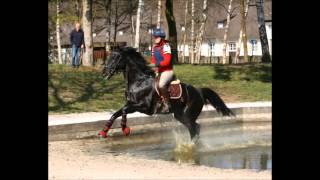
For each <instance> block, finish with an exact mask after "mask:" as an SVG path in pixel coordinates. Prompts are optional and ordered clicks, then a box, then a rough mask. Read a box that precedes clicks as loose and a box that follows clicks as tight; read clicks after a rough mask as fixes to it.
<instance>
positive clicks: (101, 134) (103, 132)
mask: <svg viewBox="0 0 320 180" xmlns="http://www.w3.org/2000/svg"><path fill="white" fill-rule="evenodd" d="M124 107H125V106H124ZM124 107H123V108H124ZM123 108H121V109H119V110H118V111H117V112H115V113H114V114H113V115H112V116H111V118H110V119H109V120H108V121H107V122H106V125H105V127H104V128H103V129H102V130H101V131H100V132H99V134H98V135H100V136H102V137H104V138H106V137H108V135H107V133H108V131H109V130H110V128H111V126H112V124H113V122H114V120H116V119H117V118H118V117H120V116H121V115H122V111H123Z"/></svg>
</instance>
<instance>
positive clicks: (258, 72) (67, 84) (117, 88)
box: [48, 64, 272, 114]
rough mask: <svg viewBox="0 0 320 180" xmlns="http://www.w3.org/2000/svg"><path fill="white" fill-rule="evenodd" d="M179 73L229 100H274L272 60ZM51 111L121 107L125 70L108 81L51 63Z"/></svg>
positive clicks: (179, 70)
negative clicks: (265, 62) (272, 91)
mask: <svg viewBox="0 0 320 180" xmlns="http://www.w3.org/2000/svg"><path fill="white" fill-rule="evenodd" d="M175 73H176V75H177V77H178V78H179V79H180V80H181V81H182V82H184V83H188V84H192V85H194V86H195V87H209V88H211V89H213V90H214V91H216V92H217V93H218V94H219V95H220V96H221V97H222V98H223V99H224V100H225V101H226V102H243V101H263V100H268V101H271V86H272V80H271V64H253V65H196V66H195V65H190V64H184V65H175ZM48 87H49V91H48V96H49V97H48V99H49V102H48V103H49V104H48V106H49V114H57V113H73V112H89V111H91V112H93V111H105V110H108V109H118V108H120V107H121V106H122V105H123V104H124V102H125V99H124V89H125V85H124V79H123V76H122V74H119V75H115V76H114V77H112V78H111V79H110V80H109V81H106V80H103V79H102V77H101V73H100V71H98V70H97V69H94V68H90V67H80V68H79V69H72V68H71V67H69V66H66V65H57V64H50V65H49V79H48Z"/></svg>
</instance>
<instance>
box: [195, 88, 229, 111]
mask: <svg viewBox="0 0 320 180" xmlns="http://www.w3.org/2000/svg"><path fill="white" fill-rule="evenodd" d="M199 90H200V92H201V95H202V99H203V101H204V102H205V104H209V103H210V104H211V105H212V106H213V107H214V108H215V109H216V110H217V111H218V112H220V113H222V115H223V116H231V115H232V116H235V115H234V113H233V112H232V111H231V110H230V109H229V108H228V107H227V105H226V104H225V103H224V102H223V100H222V99H221V98H220V97H219V95H218V94H217V93H216V92H214V91H213V90H211V89H209V88H200V89H199Z"/></svg>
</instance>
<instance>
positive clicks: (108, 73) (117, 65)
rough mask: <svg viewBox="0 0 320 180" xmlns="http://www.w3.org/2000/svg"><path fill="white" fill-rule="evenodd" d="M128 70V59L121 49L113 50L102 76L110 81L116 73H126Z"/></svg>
mask: <svg viewBox="0 0 320 180" xmlns="http://www.w3.org/2000/svg"><path fill="white" fill-rule="evenodd" d="M125 68H126V58H125V57H124V55H123V53H122V50H121V49H116V50H113V51H112V53H111V55H110V57H109V59H108V62H107V64H106V66H105V67H104V68H103V70H102V75H103V77H105V78H106V79H110V78H111V77H112V76H113V75H114V74H115V73H119V72H122V71H124V70H125Z"/></svg>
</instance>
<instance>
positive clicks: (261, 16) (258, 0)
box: [256, 0, 271, 62]
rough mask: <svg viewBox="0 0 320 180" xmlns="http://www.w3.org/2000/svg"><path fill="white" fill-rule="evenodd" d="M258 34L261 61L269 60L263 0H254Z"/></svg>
mask: <svg viewBox="0 0 320 180" xmlns="http://www.w3.org/2000/svg"><path fill="white" fill-rule="evenodd" d="M256 6H257V15H258V25H259V35H260V41H261V49H262V62H271V57H270V52H269V45H268V38H267V32H266V26H265V23H264V9H263V0H256Z"/></svg>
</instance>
